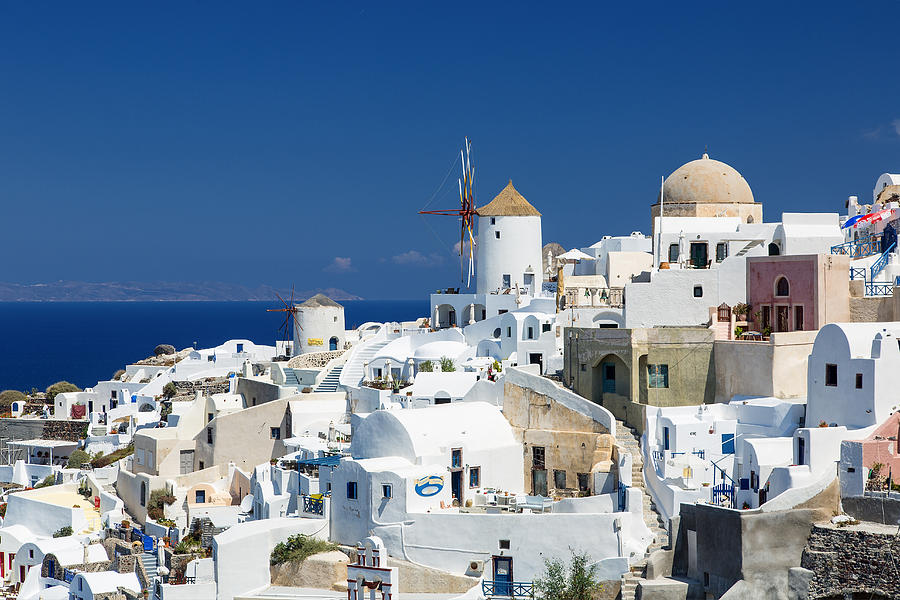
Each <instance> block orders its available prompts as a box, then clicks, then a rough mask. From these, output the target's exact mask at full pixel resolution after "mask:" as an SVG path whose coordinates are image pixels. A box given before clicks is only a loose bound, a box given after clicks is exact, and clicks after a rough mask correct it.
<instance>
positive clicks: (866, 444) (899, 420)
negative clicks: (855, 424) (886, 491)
mask: <svg viewBox="0 0 900 600" xmlns="http://www.w3.org/2000/svg"><path fill="white" fill-rule="evenodd" d="M889 437H893V438H894V439H893V440H889V439H876V438H889ZM898 437H900V413H895V414H893V415H891V416H890V418H888V420H887V421H885V422H884V423H882V424H881V425H880V426H879V427H878V429H876V430H875V432H874V433H873V434H872V435H871V436H869V437H868V438H867V439H866V440H865V441H863V442H862V452H863V466H864V467H866V468H867V469H871V468H872V465H874V464H875V463H881V464H883V465H884V469H883V470H882V472H881V474H882V475H885V476H886V475H887V474H888V472H890V473H891V475H892V477H893V478H894V481H897V480H898V479H900V445H898V439H897V438H898Z"/></svg>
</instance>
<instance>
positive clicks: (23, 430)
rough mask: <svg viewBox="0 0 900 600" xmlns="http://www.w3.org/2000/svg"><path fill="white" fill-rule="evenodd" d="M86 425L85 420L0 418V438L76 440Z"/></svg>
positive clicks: (17, 439)
mask: <svg viewBox="0 0 900 600" xmlns="http://www.w3.org/2000/svg"><path fill="white" fill-rule="evenodd" d="M86 426H87V421H56V420H53V419H0V438H3V439H4V440H6V441H7V442H15V441H21V440H34V439H44V440H66V441H70V442H77V441H78V440H80V439H81V438H82V435H81V434H82V433H84V428H85V427H86Z"/></svg>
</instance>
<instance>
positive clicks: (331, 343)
mask: <svg viewBox="0 0 900 600" xmlns="http://www.w3.org/2000/svg"><path fill="white" fill-rule="evenodd" d="M338 341H339V340H338V339H337V336H336V335H333V336H331V339H330V340H328V349H329V350H332V351H334V350H337V349H338Z"/></svg>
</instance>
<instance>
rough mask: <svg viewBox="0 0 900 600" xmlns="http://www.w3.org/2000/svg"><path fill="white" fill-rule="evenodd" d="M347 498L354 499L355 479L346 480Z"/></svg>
mask: <svg viewBox="0 0 900 600" xmlns="http://www.w3.org/2000/svg"><path fill="white" fill-rule="evenodd" d="M347 499H348V500H356V482H355V481H348V482H347Z"/></svg>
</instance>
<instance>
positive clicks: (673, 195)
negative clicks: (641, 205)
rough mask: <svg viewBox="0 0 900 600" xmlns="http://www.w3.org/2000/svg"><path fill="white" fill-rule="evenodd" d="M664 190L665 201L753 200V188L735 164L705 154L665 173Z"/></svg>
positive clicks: (747, 201) (726, 202) (741, 201)
mask: <svg viewBox="0 0 900 600" xmlns="http://www.w3.org/2000/svg"><path fill="white" fill-rule="evenodd" d="M663 191H664V193H665V202H667V203H668V202H673V203H680V204H731V203H735V202H736V203H739V204H752V203H753V192H752V191H751V190H750V185H749V184H748V183H747V180H746V179H744V178H743V176H742V175H741V174H740V173H738V172H737V171H736V170H735V169H734V167H732V166H730V165H727V164H725V163H723V162H721V161H718V160H713V159H711V158H710V157H709V155H708V154H703V156H702V157H701V158H699V159H697V160H692V161H691V162H689V163H687V164H684V165H682V166H680V167H678V168H677V169H676V170H675V172H673V173H672V174H671V175H669V176H668V177H666V180H665V182H664V184H663ZM657 202H659V199H658V198H657Z"/></svg>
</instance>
